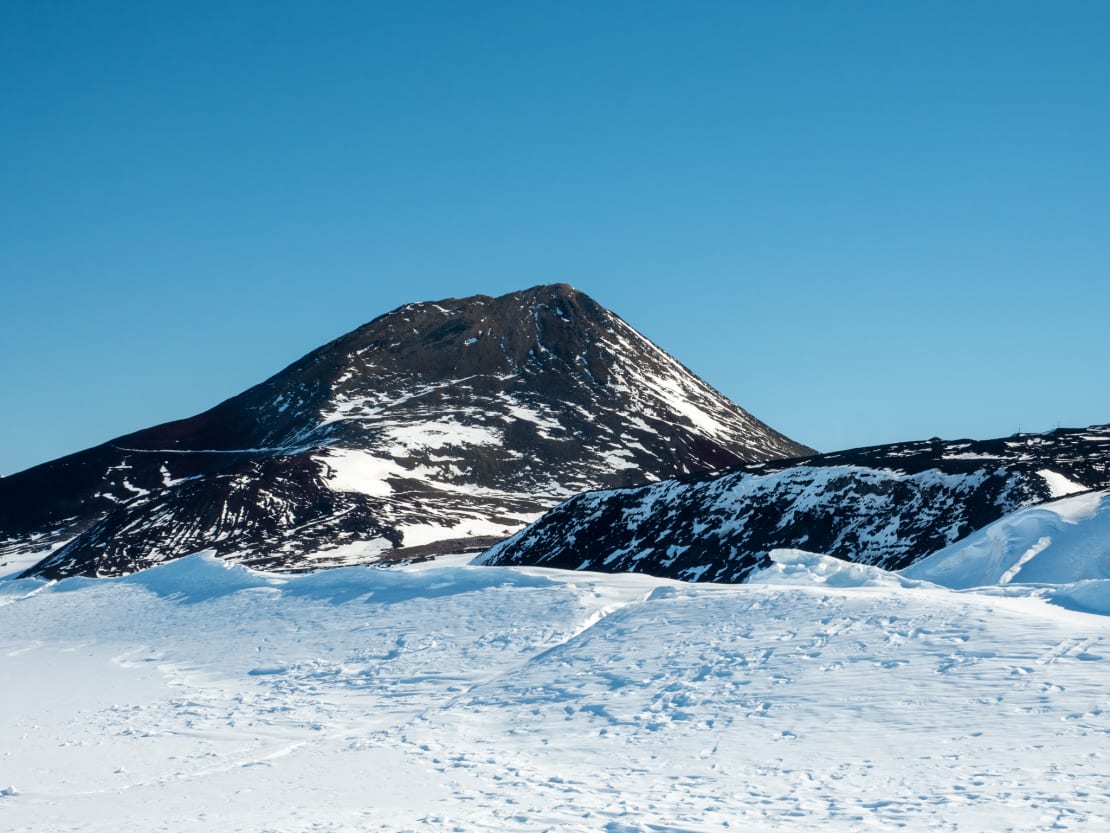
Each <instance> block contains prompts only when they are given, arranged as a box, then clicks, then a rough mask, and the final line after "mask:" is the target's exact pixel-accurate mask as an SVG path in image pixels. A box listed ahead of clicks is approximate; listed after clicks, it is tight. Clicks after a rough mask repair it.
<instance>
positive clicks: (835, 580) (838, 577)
mask: <svg viewBox="0 0 1110 833" xmlns="http://www.w3.org/2000/svg"><path fill="white" fill-rule="evenodd" d="M770 557H771V562H772V563H771V565H770V566H768V567H764V568H763V569H762V570H759V571H758V572H756V573H753V574H752V575H751V576H750V577H749V578H748V581H747V583H748V584H788V585H795V586H797V585H808V586H824V587H887V588H891V587H907V588H908V587H917V586H920V585H921V584H922V582H919V581H910V580H908V579H906V578H903V577H902V576H899V575H897V574H896V573H890V572H887V571H886V570H882V569H879V568H878V567H871V566H868V565H867V564H854V563H852V562H850V561H843V560H841V559H839V558H834V557H833V556H831V555H821V554H819V553H814V552H806V551H805V550H794V549H777V550H771V552H770Z"/></svg>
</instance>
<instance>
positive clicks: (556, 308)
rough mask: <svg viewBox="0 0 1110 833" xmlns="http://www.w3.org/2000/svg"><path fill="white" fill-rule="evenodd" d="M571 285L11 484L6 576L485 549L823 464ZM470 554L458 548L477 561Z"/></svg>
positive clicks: (379, 345) (349, 351) (459, 302)
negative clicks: (659, 486) (544, 519)
mask: <svg viewBox="0 0 1110 833" xmlns="http://www.w3.org/2000/svg"><path fill="white" fill-rule="evenodd" d="M809 452H810V449H807V448H806V447H804V446H801V445H798V444H797V443H794V442H792V441H791V440H789V439H787V438H786V437H783V436H782V435H780V434H778V433H776V432H775V431H773V430H772V429H770V428H768V427H767V426H766V425H764V424H763V423H761V422H759V421H758V420H756V419H755V418H754V417H752V416H751V415H750V414H748V413H747V412H746V411H744V410H742V409H741V408H739V407H737V406H736V405H734V404H733V403H732V402H730V401H729V400H728V399H726V398H725V397H723V396H722V395H721V394H719V393H717V392H716V391H715V390H714V389H713V388H711V387H710V386H709V385H707V384H706V383H705V382H703V381H702V380H701V379H699V378H698V377H697V376H695V375H694V374H692V373H690V372H689V371H688V370H686V369H685V368H684V367H683V366H682V365H680V364H679V363H678V362H676V361H675V360H674V359H672V358H671V357H670V356H669V355H667V354H666V353H665V352H663V351H662V350H661V349H659V348H658V347H656V346H655V345H654V344H652V343H651V342H649V341H648V340H647V339H645V338H644V337H643V336H641V335H640V334H639V333H637V332H636V331H635V330H633V329H632V328H631V327H629V326H628V325H627V324H626V323H625V322H624V321H622V320H621V319H620V318H619V317H617V316H616V315H615V314H613V313H612V312H609V311H608V310H606V309H604V308H603V307H601V306H600V305H598V304H597V303H596V302H594V301H593V300H592V299H590V298H589V297H588V296H586V295H584V294H583V293H580V292H578V291H576V290H574V289H572V288H571V287H569V286H566V285H565V284H558V285H553V286H541V287H535V288H533V289H530V290H527V291H524V292H516V293H512V294H509V295H505V296H502V297H500V298H491V297H487V296H482V295H479V296H474V297H471V298H464V299H449V300H445V301H440V302H436V303H420V304H409V305H407V306H404V307H401V308H400V309H398V310H395V311H393V312H391V313H389V314H387V315H384V316H382V317H380V318H377V319H375V320H374V321H372V322H370V323H369V324H367V325H365V326H364V327H360V328H359V329H357V330H355V331H354V332H351V333H349V334H347V335H345V336H343V337H342V338H340V339H337V340H336V341H334V342H332V343H331V344H328V345H325V346H324V347H321V348H320V349H319V350H316V351H315V352H313V353H310V354H309V355H307V356H305V357H304V358H303V359H301V360H300V361H298V362H296V363H295V364H293V365H291V366H290V367H288V368H286V369H285V370H283V371H282V372H281V373H279V374H277V375H276V376H274V377H273V378H271V379H269V380H267V381H266V382H263V383H262V384H260V385H257V386H256V387H254V388H251V389H250V390H248V391H246V392H245V393H243V394H241V395H240V396H237V397H235V398H233V399H230V400H228V401H227V402H224V403H223V404H221V405H219V406H217V407H215V408H213V409H212V410H210V411H207V412H205V413H203V414H200V415H198V416H196V417H192V418H191V419H186V420H182V421H180V422H173V423H168V424H166V425H161V426H157V427H155V428H151V429H148V430H146V431H140V432H138V433H136V434H132V435H129V436H126V437H121V438H119V439H117V440H114V441H112V442H110V443H106V444H104V445H102V446H98V447H96V448H93V449H90V450H88V451H85V452H82V453H80V454H75V455H72V456H70V457H66V458H63V459H61V460H56V461H54V462H52V463H47V464H44V465H42V466H38V467H36V468H33V469H30V470H28V471H25V472H21V473H19V474H16V475H13V476H11V477H6V478H3V479H0V560H3V559H4V558H5V557H7V558H16V557H25V556H26V555H27V553H38V554H39V557H42V556H47V557H46V558H45V559H44V560H43V561H42V562H41V563H40V564H39V565H38V566H37V567H36V568H35V572H36V573H37V574H41V575H46V576H52V577H59V576H65V575H75V574H81V575H118V574H123V573H128V572H131V571H133V570H136V569H141V568H142V567H144V566H148V565H150V564H154V563H159V562H161V561H165V560H169V559H173V558H177V557H180V556H182V555H186V554H189V553H192V552H196V551H198V550H200V549H204V548H211V549H214V550H216V551H217V552H219V553H220V554H222V555H225V556H227V557H229V558H233V559H235V560H238V561H242V562H244V563H249V564H252V565H256V566H266V567H269V568H289V567H312V566H322V565H336V564H350V563H364V562H369V561H374V560H376V559H380V558H404V557H412V556H420V555H423V554H426V553H427V551H428V550H429V549H433V550H434V549H436V548H437V547H438V548H440V549H442V546H443V545H442V542H443V541H445V540H447V541H454V542H455V543H453V544H450V545H448V546H452V547H462V546H468V545H469V546H471V547H475V548H481V546H482V545H483V543H484V544H485V545H488V544H489V543H492V542H493V541H495V540H497V539H500V538H503V537H505V536H506V535H508V534H509V533H511V532H513V531H515V530H516V529H519V528H520V527H521V526H523V525H524V524H525V523H526V522H527V521H530V520H532V519H534V518H536V517H537V516H538V515H539V514H540V513H542V512H543V511H544V510H545V509H548V508H550V507H551V506H553V505H555V504H556V503H558V502H559V501H560V500H562V499H564V498H566V497H567V496H569V495H571V494H574V493H576V492H579V491H582V490H585V489H591V488H600V487H605V488H608V487H618V486H629V485H635V484H639V483H645V482H650V481H652V480H659V479H664V478H667V477H672V476H675V475H680V474H685V473H690V472H701V471H706V470H710V469H715V468H720V467H723V466H730V465H736V464H739V463H743V462H754V461H761V460H769V459H774V458H779V457H788V456H797V455H800V454H805V453H809ZM463 539H465V540H463Z"/></svg>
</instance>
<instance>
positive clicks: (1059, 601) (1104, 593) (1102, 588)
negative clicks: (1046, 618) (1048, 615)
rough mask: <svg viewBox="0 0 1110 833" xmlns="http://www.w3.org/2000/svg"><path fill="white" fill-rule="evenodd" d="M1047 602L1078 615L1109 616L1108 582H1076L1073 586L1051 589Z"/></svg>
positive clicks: (1105, 580) (1109, 583) (1100, 580)
mask: <svg viewBox="0 0 1110 833" xmlns="http://www.w3.org/2000/svg"><path fill="white" fill-rule="evenodd" d="M1047 599H1048V601H1049V602H1051V603H1052V604H1054V605H1058V606H1059V607H1066V608H1067V609H1068V610H1078V611H1079V612H1080V613H1097V614H1099V615H1100V616H1110V580H1107V579H1098V580H1092V581H1077V582H1075V583H1074V584H1068V585H1064V586H1063V587H1056V588H1053V590H1052V592H1050V593H1049V595H1048V596H1047Z"/></svg>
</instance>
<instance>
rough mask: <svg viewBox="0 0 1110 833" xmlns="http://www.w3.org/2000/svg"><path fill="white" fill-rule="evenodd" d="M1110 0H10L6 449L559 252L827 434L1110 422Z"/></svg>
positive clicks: (2, 233)
mask: <svg viewBox="0 0 1110 833" xmlns="http://www.w3.org/2000/svg"><path fill="white" fill-rule="evenodd" d="M1108 42H1110V4H1107V3H1102V2H1093V3H1082V2H1061V3H1046V2H1038V3H1025V2H1020V0H1018V1H1016V2H1006V3H1002V2H951V3H948V2H930V3H916V4H912V3H888V2H876V3H869V2H843V3H825V2H808V3H800V2H729V3H718V2H708V1H706V2H694V3H689V2H673V3H672V2H640V3H617V2H602V3H597V2H589V3H586V2H560V3H493V2H475V3H466V4H463V3H446V2H445V3H420V2H405V3H361V2H359V3H328V4H317V3H307V2H305V3H285V2H265V3H262V2H259V3H248V2H236V3H230V4H222V3H221V4H216V3H213V4H204V3H200V2H197V3H179V4H139V3H134V4H127V3H91V2H90V3H30V2H4V3H0V94H2V99H0V100H3V101H4V108H3V110H4V113H3V117H2V118H3V129H2V130H0V194H2V195H3V198H2V199H0V383H2V390H3V391H4V395H3V409H2V411H0V414H2V415H0V420H2V421H0V427H2V428H3V431H2V432H0V472H2V473H12V472H14V471H17V470H20V469H22V468H26V467H28V466H30V465H33V464H35V463H38V462H42V461H45V460H47V459H51V458H54V457H57V456H60V455H62V454H66V453H69V452H72V451H76V450H79V449H81V448H84V447H87V446H89V445H93V444H96V443H98V442H102V441H104V440H107V439H109V438H111V437H114V436H117V435H119V434H123V433H126V432H129V431H132V430H136V429H139V428H143V427H146V426H148V425H151V424H154V423H157V422H161V421H165V420H168V419H173V418H178V417H183V416H187V415H190V414H193V413H196V412H198V411H201V410H204V409H205V408H207V407H210V406H211V405H213V404H215V403H217V402H218V401H220V400H222V399H224V398H226V397H228V396H231V395H233V394H235V393H237V392H239V391H240V390H242V389H244V388H246V387H248V386H249V385H251V384H254V383H256V382H258V381H261V380H262V379H263V378H265V377H267V376H269V375H271V374H272V373H274V372H276V371H277V370H279V369H281V368H282V367H283V366H285V365H286V364H288V363H289V362H291V361H293V360H294V359H296V358H298V357H299V356H300V355H302V354H303V353H305V352H307V351H309V350H311V349H312V348H314V347H316V346H318V345H319V344H322V343H324V342H326V341H328V340H330V339H331V338H334V337H336V336H338V335H340V334H341V333H343V332H345V331H347V330H350V329H352V328H354V327H356V326H358V325H360V324H362V323H364V322H366V321H368V320H370V319H371V318H374V317H375V316H377V315H379V314H381V313H383V312H386V311H388V310H390V309H392V308H394V307H396V306H399V305H401V304H403V303H406V302H408V301H414V300H431V299H437V298H442V297H450V296H462V295H470V294H474V293H478V292H482V293H486V294H500V293H503V292H508V291H511V290H514V289H519V288H524V287H527V286H531V285H534V284H538V283H549V282H554V281H566V282H569V283H572V284H574V285H575V286H577V287H578V288H579V289H582V290H584V291H586V292H588V293H589V294H591V295H592V296H594V297H595V298H596V299H597V300H598V301H600V302H601V303H603V304H605V305H606V306H608V307H610V308H611V309H613V310H615V311H616V312H617V313H619V314H620V315H621V316H622V317H624V318H625V319H626V320H628V321H629V322H630V323H631V324H633V326H635V327H637V328H638V329H639V330H641V331H642V332H643V333H645V334H646V335H648V336H649V337H651V338H652V339H654V340H655V341H656V342H657V343H659V344H660V345H661V346H663V347H664V348H665V349H667V350H668V351H670V352H671V353H672V354H673V355H675V356H676V357H677V358H679V359H680V360H681V361H683V362H684V363H685V364H686V365H687V366H689V367H691V368H692V369H693V370H695V371H696V372H697V373H699V374H700V375H701V376H703V377H704V378H706V379H707V380H708V381H710V382H711V383H712V384H714V385H715V386H716V387H718V388H719V389H720V390H721V391H723V392H724V393H725V394H727V395H728V396H730V397H732V398H733V399H734V400H735V401H737V402H738V403H739V404H741V405H742V406H743V407H745V408H747V409H748V410H750V411H752V412H753V413H754V414H755V415H756V416H758V417H760V418H761V419H763V420H765V421H766V422H768V423H770V424H771V425H773V426H775V427H776V428H778V429H780V430H782V431H783V432H785V433H787V434H788V435H790V436H792V437H794V438H795V439H798V440H800V441H802V442H805V443H808V444H810V445H813V446H815V447H817V448H820V449H822V450H833V449H836V448H842V447H848V446H856V445H865V444H873V443H880V442H887V441H893V440H900V439H909V438H920V437H928V436H933V435H940V436H945V437H960V436H972V437H989V436H998V435H1005V434H1010V433H1013V432H1014V431H1016V430H1018V428H1019V427H1020V428H1021V429H1022V430H1038V431H1039V430H1045V429H1048V428H1052V427H1055V425H1056V424H1057V423H1060V424H1064V425H1086V424H1092V423H1104V422H1108V421H1110V384H1107V382H1108V381H1110V380H1108V376H1110V374H1108V372H1107V364H1108V360H1110V334H1108V327H1107V317H1108V316H1107V313H1108V312H1110V280H1108V278H1110V95H1107V90H1110V50H1108V49H1107V48H1106V44H1107V43H1108Z"/></svg>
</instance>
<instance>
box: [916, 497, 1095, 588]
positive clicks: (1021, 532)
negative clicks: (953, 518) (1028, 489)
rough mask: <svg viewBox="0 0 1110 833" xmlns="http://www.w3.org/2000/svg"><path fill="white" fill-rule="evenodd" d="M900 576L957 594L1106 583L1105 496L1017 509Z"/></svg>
mask: <svg viewBox="0 0 1110 833" xmlns="http://www.w3.org/2000/svg"><path fill="white" fill-rule="evenodd" d="M902 575H903V576H905V577H906V578H910V579H918V580H923V581H929V582H933V583H934V584H940V585H943V586H945V587H951V588H953V589H957V590H962V589H967V588H970V587H985V586H988V585H1004V584H1010V583H1020V584H1071V583H1074V582H1083V581H1089V580H1099V579H1110V491H1099V492H1088V493H1086V494H1082V495H1075V496H1073V497H1066V498H1063V499H1061V500H1056V501H1052V502H1051V503H1045V504H1041V505H1039V506H1034V507H1029V508H1027V509H1021V510H1018V511H1017V512H1014V513H1012V514H1010V515H1007V516H1006V517H1004V518H1001V519H1000V520H997V521H995V522H994V523H992V524H990V525H989V526H986V527H984V528H983V529H980V530H979V531H978V532H975V533H973V534H971V535H969V536H968V537H967V538H964V539H963V540H961V541H957V542H956V543H954V544H952V545H950V546H948V547H945V548H944V549H942V550H940V551H938V552H936V553H934V554H933V555H931V556H929V557H928V558H925V559H923V560H921V561H919V562H918V563H916V564H913V565H911V566H910V567H907V568H906V569H904V570H902ZM1108 586H1110V585H1108ZM1077 592H1078V591H1077ZM1083 592H1086V591H1083ZM1104 604H1105V606H1106V607H1108V608H1110V603H1104Z"/></svg>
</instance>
